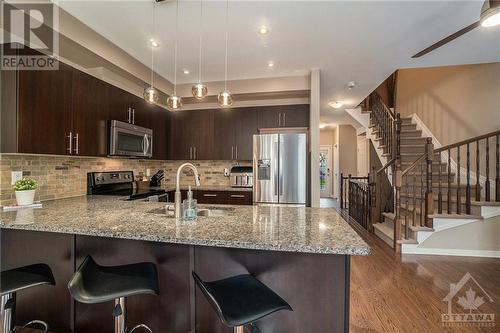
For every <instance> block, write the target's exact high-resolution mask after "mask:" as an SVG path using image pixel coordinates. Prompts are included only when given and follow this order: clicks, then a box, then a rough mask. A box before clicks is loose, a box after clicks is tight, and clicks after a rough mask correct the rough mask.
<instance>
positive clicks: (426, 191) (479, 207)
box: [351, 93, 500, 254]
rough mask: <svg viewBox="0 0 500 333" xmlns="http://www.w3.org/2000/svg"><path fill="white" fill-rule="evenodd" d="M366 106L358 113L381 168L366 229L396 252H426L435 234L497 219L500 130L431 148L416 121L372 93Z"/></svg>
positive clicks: (430, 143) (377, 176) (428, 138)
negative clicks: (387, 194) (385, 186)
mask: <svg viewBox="0 0 500 333" xmlns="http://www.w3.org/2000/svg"><path fill="white" fill-rule="evenodd" d="M367 105H369V107H366V106H367ZM364 106H365V109H364V110H363V109H358V111H357V112H358V113H359V114H363V115H365V117H366V115H369V116H370V121H369V125H368V127H367V129H366V134H367V137H368V138H370V139H371V140H372V142H373V144H374V146H375V148H376V151H377V155H378V157H379V159H380V161H381V163H382V165H383V167H382V168H381V169H379V170H377V171H376V172H375V173H374V174H375V177H373V175H372V177H371V178H372V183H371V185H372V186H373V187H374V190H372V191H373V192H374V194H373V195H372V197H373V198H375V199H374V200H373V201H374V202H375V204H373V203H372V212H371V214H370V215H371V216H372V217H373V218H372V219H371V222H372V225H371V228H368V229H369V230H370V229H371V230H372V231H373V232H374V233H375V234H376V235H377V236H378V237H379V238H380V239H382V240H383V241H384V242H386V243H387V244H388V245H389V246H391V247H393V248H394V249H395V250H396V251H397V252H399V251H400V252H402V253H429V252H428V251H427V252H424V251H423V250H421V247H420V246H419V245H421V244H422V243H423V242H425V240H426V239H427V238H428V237H430V236H431V235H432V234H433V233H436V232H442V231H445V230H447V229H450V228H455V227H458V226H461V225H464V224H468V223H476V222H479V223H481V221H483V220H484V219H486V218H490V217H494V216H499V215H500V175H499V173H500V171H499V169H500V161H499V159H500V151H499V149H500V147H499V142H500V130H498V131H495V132H492V133H487V134H485V135H481V136H478V137H475V138H471V139H469V140H465V141H462V142H457V143H455V144H452V145H448V146H445V147H435V146H434V143H433V140H432V138H431V137H427V136H425V135H424V133H423V132H426V134H429V133H428V130H427V128H426V127H425V125H423V124H422V123H421V122H420V120H419V119H418V117H416V116H413V117H407V118H401V117H400V116H399V115H398V114H394V110H393V109H390V108H388V107H387V106H386V105H384V103H383V102H382V100H381V98H380V97H379V96H377V94H376V93H372V94H371V95H370V97H369V102H368V103H365V104H364ZM351 111H354V110H351ZM357 116H358V117H359V115H353V117H354V118H356V117H357ZM380 177H388V180H389V181H390V183H391V185H392V188H393V193H392V194H391V196H393V198H394V205H393V207H390V209H387V208H386V209H385V210H386V211H384V208H383V207H384V203H385V202H386V201H387V200H389V199H392V198H384V197H383V196H382V195H381V194H380V192H377V185H378V184H380ZM436 254H438V253H436Z"/></svg>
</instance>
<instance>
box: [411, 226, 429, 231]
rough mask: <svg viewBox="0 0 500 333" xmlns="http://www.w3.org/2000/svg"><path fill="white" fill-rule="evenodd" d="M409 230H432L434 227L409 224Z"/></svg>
mask: <svg viewBox="0 0 500 333" xmlns="http://www.w3.org/2000/svg"><path fill="white" fill-rule="evenodd" d="M410 230H411V231H434V228H429V227H421V226H415V225H411V226H410Z"/></svg>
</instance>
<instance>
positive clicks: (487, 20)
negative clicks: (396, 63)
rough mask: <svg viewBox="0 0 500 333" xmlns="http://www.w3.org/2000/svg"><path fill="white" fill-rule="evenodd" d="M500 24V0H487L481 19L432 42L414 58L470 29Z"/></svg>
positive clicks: (482, 9)
mask: <svg viewBox="0 0 500 333" xmlns="http://www.w3.org/2000/svg"><path fill="white" fill-rule="evenodd" d="M499 24H500V0H485V1H484V3H483V7H482V8H481V14H480V15H479V20H478V21H476V22H474V23H472V24H470V25H468V26H466V27H465V28H463V29H460V30H458V31H457V32H455V33H453V34H451V35H449V36H448V37H445V38H443V39H441V40H440V41H438V42H436V43H434V44H432V45H431V46H429V47H427V48H425V49H423V50H422V51H420V52H418V53H417V54H415V55H414V56H413V57H412V58H420V57H421V56H423V55H426V54H427V53H429V52H432V51H434V50H435V49H437V48H439V47H441V46H443V45H445V44H447V43H449V42H451V41H452V40H454V39H456V38H458V37H460V36H462V35H464V34H466V33H468V32H469V31H471V30H473V29H475V28H477V27H479V26H480V25H481V26H483V27H493V26H496V25H499Z"/></svg>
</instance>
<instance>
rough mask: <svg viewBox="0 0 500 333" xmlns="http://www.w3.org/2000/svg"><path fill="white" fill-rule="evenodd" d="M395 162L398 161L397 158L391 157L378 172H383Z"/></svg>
mask: <svg viewBox="0 0 500 333" xmlns="http://www.w3.org/2000/svg"><path fill="white" fill-rule="evenodd" d="M394 162H396V159H395V158H391V159H390V160H389V161H388V162H387V163H386V164H385V165H384V166H383V167H381V168H380V169H378V170H377V174H379V173H381V172H382V171H384V170H385V169H387V168H388V167H389V166H391V164H393V163H394Z"/></svg>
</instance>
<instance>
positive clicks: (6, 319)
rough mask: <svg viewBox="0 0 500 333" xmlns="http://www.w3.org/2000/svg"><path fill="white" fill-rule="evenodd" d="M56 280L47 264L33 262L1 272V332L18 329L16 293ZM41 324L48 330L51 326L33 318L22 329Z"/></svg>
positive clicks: (51, 283) (9, 332) (52, 282)
mask: <svg viewBox="0 0 500 333" xmlns="http://www.w3.org/2000/svg"><path fill="white" fill-rule="evenodd" d="M55 284H56V281H55V279H54V275H53V274H52V270H51V269H50V267H49V266H48V265H46V264H33V265H28V266H23V267H17V268H13V269H9V270H6V271H3V272H1V273H0V296H1V301H0V312H1V315H0V316H1V317H2V328H1V332H4V333H13V332H15V331H16V329H15V327H14V324H15V315H16V298H17V297H16V295H17V293H18V292H19V291H22V290H24V289H28V288H33V287H37V286H41V285H52V286H53V285H55ZM33 325H40V326H42V327H43V331H44V332H47V331H48V330H49V326H48V325H47V323H46V322H44V321H42V320H32V321H30V322H28V323H27V324H25V325H24V326H23V327H22V328H21V331H22V330H23V329H24V328H25V327H28V326H33Z"/></svg>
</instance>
